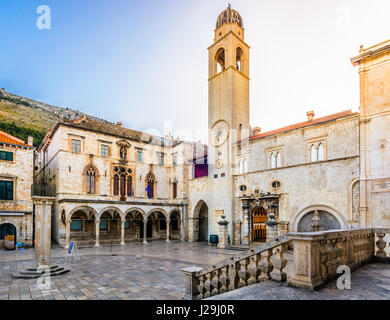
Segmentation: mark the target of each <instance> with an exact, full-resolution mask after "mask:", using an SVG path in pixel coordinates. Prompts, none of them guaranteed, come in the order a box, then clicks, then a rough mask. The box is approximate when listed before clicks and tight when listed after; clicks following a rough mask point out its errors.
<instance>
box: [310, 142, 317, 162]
mask: <svg viewBox="0 0 390 320" xmlns="http://www.w3.org/2000/svg"><path fill="white" fill-rule="evenodd" d="M316 161H317V149H316V146H315V145H314V144H313V145H312V146H311V147H310V162H316Z"/></svg>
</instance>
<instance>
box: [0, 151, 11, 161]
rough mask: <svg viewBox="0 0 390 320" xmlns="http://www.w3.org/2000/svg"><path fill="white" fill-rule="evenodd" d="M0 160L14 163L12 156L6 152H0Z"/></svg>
mask: <svg viewBox="0 0 390 320" xmlns="http://www.w3.org/2000/svg"><path fill="white" fill-rule="evenodd" d="M0 160H7V161H14V154H13V153H12V152H8V151H0Z"/></svg>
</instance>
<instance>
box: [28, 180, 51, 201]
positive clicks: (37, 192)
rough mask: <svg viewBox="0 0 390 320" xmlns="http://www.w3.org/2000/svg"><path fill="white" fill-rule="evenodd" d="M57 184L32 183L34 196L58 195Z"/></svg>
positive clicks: (32, 194)
mask: <svg viewBox="0 0 390 320" xmlns="http://www.w3.org/2000/svg"><path fill="white" fill-rule="evenodd" d="M56 194H57V193H56V186H55V185H50V184H37V183H34V184H32V185H31V196H32V197H52V198H55V197H56Z"/></svg>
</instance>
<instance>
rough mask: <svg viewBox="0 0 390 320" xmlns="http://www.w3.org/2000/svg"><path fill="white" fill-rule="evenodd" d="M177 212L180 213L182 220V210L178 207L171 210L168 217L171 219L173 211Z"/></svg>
mask: <svg viewBox="0 0 390 320" xmlns="http://www.w3.org/2000/svg"><path fill="white" fill-rule="evenodd" d="M175 212H177V213H178V214H179V218H180V221H181V220H182V216H181V210H180V209H178V208H175V209H172V210H171V211H169V213H168V218H169V219H171V215H172V214H173V213H175Z"/></svg>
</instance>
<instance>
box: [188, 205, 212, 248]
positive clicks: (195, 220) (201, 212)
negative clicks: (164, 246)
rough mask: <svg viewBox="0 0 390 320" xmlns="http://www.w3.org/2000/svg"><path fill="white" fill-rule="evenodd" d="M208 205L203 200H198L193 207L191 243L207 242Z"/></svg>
mask: <svg viewBox="0 0 390 320" xmlns="http://www.w3.org/2000/svg"><path fill="white" fill-rule="evenodd" d="M208 211H209V208H208V205H207V204H206V202H205V201H204V200H199V201H198V202H197V204H196V205H195V207H194V211H193V213H192V225H191V226H190V227H192V232H190V236H192V239H190V240H192V241H207V240H208V232H209V228H208V214H209V212H208Z"/></svg>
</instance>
